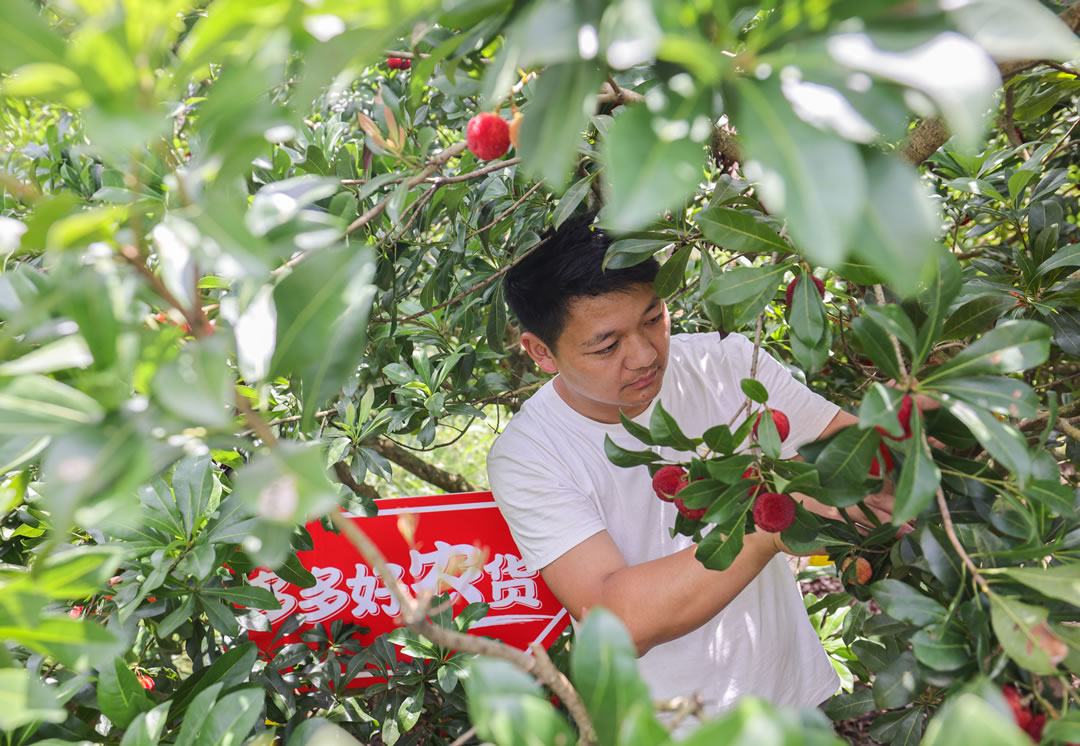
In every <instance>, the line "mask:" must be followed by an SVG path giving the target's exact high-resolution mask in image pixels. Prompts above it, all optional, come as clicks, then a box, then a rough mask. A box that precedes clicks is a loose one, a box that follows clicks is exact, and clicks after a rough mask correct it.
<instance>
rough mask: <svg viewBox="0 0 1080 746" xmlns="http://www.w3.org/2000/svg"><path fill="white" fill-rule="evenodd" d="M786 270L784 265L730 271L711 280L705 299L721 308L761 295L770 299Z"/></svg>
mask: <svg viewBox="0 0 1080 746" xmlns="http://www.w3.org/2000/svg"><path fill="white" fill-rule="evenodd" d="M787 269H788V267H787V265H785V264H771V265H767V266H764V267H736V268H735V269H730V270H728V271H726V272H723V273H721V274H720V275H719V276H717V277H715V278H713V281H712V282H710V283H709V286H708V287H707V288H706V289H705V298H707V299H708V300H710V301H712V302H713V303H716V304H719V305H721V306H730V305H733V304H735V303H740V302H745V301H752V300H754V299H755V298H757V297H759V296H760V295H762V294H763V293H767V294H768V297H769V298H770V299H771V298H772V297H773V295H775V294H776V289H777V288H778V287H779V286H780V280H781V279H782V278H783V276H784V272H786V271H787Z"/></svg>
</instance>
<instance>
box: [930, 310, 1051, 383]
mask: <svg viewBox="0 0 1080 746" xmlns="http://www.w3.org/2000/svg"><path fill="white" fill-rule="evenodd" d="M1049 354H1050V328H1049V327H1048V326H1046V324H1042V323H1039V322H1038V321H1005V322H1003V323H1001V324H999V325H998V326H997V327H995V328H994V329H991V330H990V331H988V332H987V333H986V334H984V335H982V336H981V337H980V338H979V339H978V341H977V342H975V343H973V344H972V345H970V346H968V347H966V348H964V349H963V350H961V352H960V353H959V354H958V355H956V356H955V357H953V358H952V359H951V360H949V361H948V362H946V363H943V364H942V365H939V366H938V367H936V368H934V369H932V370H930V371H928V372H927V373H926V374H925V375H923V377H922V383H923V384H924V385H925V384H929V383H930V382H931V381H934V380H937V379H939V378H942V377H944V376H946V375H948V376H950V377H955V376H957V375H963V376H973V375H977V374H980V373H1015V372H1017V371H1021V370H1026V369H1027V368H1031V367H1033V366H1036V365H1041V364H1042V363H1043V362H1045V360H1046V358H1047V356H1048V355H1049Z"/></svg>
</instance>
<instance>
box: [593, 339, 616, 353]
mask: <svg viewBox="0 0 1080 746" xmlns="http://www.w3.org/2000/svg"><path fill="white" fill-rule="evenodd" d="M617 344H618V342H612V343H611V344H609V345H608V346H607V347H605V348H603V349H602V350H596V351H595V352H593V354H594V355H607V354H609V353H612V352H615V345H617Z"/></svg>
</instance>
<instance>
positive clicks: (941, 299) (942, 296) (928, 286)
mask: <svg viewBox="0 0 1080 746" xmlns="http://www.w3.org/2000/svg"><path fill="white" fill-rule="evenodd" d="M962 281H963V278H962V275H961V271H960V262H958V261H957V260H956V257H954V256H953V255H952V252H950V251H946V250H945V249H944V248H939V249H938V262H937V268H936V271H935V272H932V273H931V275H930V277H929V278H928V279H927V281H926V282H925V283H924V284H923V287H922V288H921V289H920V291H919V294H918V296H917V299H918V301H919V305H920V306H921V307H922V309H923V311H924V312H925V313H926V318H925V319H924V320H923V323H922V325H921V326H920V327H919V336H918V340H917V345H916V348H915V353H914V355H913V356H912V361H911V368H912V370H918V369H919V368H921V367H922V364H923V363H924V362H925V361H926V359H927V357H929V356H930V351H931V350H932V349H934V345H935V344H937V341H938V338H939V337H940V336H941V330H942V329H943V328H944V326H945V319H946V318H948V315H949V302H950V301H951V300H952V299H953V298H955V297H956V294H957V293H959V292H960V286H961V284H962ZM894 378H895V376H894Z"/></svg>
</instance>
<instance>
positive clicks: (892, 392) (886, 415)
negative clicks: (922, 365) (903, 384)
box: [859, 381, 904, 435]
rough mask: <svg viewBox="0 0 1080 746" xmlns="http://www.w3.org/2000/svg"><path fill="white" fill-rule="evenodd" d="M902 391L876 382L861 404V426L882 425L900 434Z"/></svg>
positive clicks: (889, 430)
mask: <svg viewBox="0 0 1080 746" xmlns="http://www.w3.org/2000/svg"><path fill="white" fill-rule="evenodd" d="M903 397H904V393H903V392H902V391H898V390H897V389H894V388H892V387H891V386H886V385H885V384H883V383H877V382H876V381H875V382H874V385H873V386H871V387H870V390H869V391H868V392H867V393H866V396H864V397H863V400H862V402H860V404H859V427H861V428H864V429H866V428H871V427H882V428H885V429H886V430H887V431H888V432H890V433H891V434H893V435H900V434H901V432H902V430H901V428H900V423H899V421H898V419H897V417H898V414H899V410H900V402H901V401H902V399H903Z"/></svg>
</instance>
